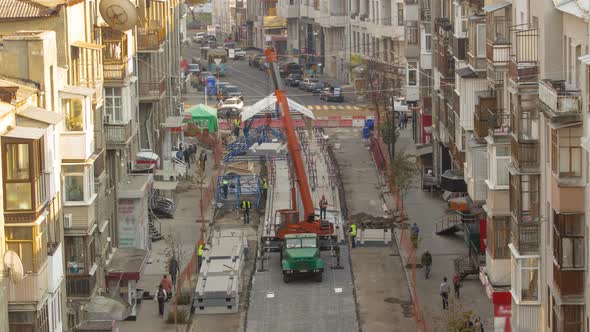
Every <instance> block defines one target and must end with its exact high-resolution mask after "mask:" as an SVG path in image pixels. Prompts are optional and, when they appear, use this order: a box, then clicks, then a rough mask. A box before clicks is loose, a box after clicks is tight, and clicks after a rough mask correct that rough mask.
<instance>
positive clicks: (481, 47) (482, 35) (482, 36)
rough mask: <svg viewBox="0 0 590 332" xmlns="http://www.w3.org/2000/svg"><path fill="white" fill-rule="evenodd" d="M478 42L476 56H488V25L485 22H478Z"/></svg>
mask: <svg viewBox="0 0 590 332" xmlns="http://www.w3.org/2000/svg"><path fill="white" fill-rule="evenodd" d="M476 39H477V44H476V45H475V46H476V50H475V51H476V56H477V57H478V58H482V57H485V56H486V25H485V24H478V25H477V37H476Z"/></svg>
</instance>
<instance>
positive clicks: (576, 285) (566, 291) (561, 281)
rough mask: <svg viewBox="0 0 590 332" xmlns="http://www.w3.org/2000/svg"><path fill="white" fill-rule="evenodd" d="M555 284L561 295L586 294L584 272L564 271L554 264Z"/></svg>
mask: <svg viewBox="0 0 590 332" xmlns="http://www.w3.org/2000/svg"><path fill="white" fill-rule="evenodd" d="M553 282H554V283H555V286H557V288H559V292H560V293H561V295H583V294H584V271H583V270H562V269H561V268H560V267H559V266H557V264H553Z"/></svg>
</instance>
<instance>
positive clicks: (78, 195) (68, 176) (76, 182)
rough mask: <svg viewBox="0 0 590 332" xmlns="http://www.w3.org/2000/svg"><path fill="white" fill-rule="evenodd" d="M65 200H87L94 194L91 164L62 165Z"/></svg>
mask: <svg viewBox="0 0 590 332" xmlns="http://www.w3.org/2000/svg"><path fill="white" fill-rule="evenodd" d="M62 171H63V176H64V180H63V184H64V185H63V186H64V188H63V191H64V200H65V202H85V201H89V200H90V199H91V198H92V195H93V194H94V170H93V167H92V166H91V165H71V164H66V165H63V169H62Z"/></svg>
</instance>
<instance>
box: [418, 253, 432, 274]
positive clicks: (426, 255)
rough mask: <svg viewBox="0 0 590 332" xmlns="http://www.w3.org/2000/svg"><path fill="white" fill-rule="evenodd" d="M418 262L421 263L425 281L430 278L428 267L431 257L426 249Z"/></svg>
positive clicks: (430, 263)
mask: <svg viewBox="0 0 590 332" xmlns="http://www.w3.org/2000/svg"><path fill="white" fill-rule="evenodd" d="M420 262H421V263H422V266H424V276H425V277H426V279H428V278H430V266H431V265H432V255H431V254H430V252H429V251H428V249H426V251H424V253H423V254H422V259H421V260H420Z"/></svg>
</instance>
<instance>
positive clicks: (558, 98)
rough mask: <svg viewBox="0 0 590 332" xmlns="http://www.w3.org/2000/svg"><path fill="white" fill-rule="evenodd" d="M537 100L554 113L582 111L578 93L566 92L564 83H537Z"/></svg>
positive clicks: (547, 81)
mask: <svg viewBox="0 0 590 332" xmlns="http://www.w3.org/2000/svg"><path fill="white" fill-rule="evenodd" d="M539 100H540V101H541V102H542V103H543V104H545V105H547V107H549V108H550V109H551V110H552V111H553V112H555V113H559V114H562V113H572V112H580V111H581V110H582V95H581V93H580V91H576V90H570V91H568V90H566V88H565V82H564V81H552V80H548V79H544V80H541V81H539Z"/></svg>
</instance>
